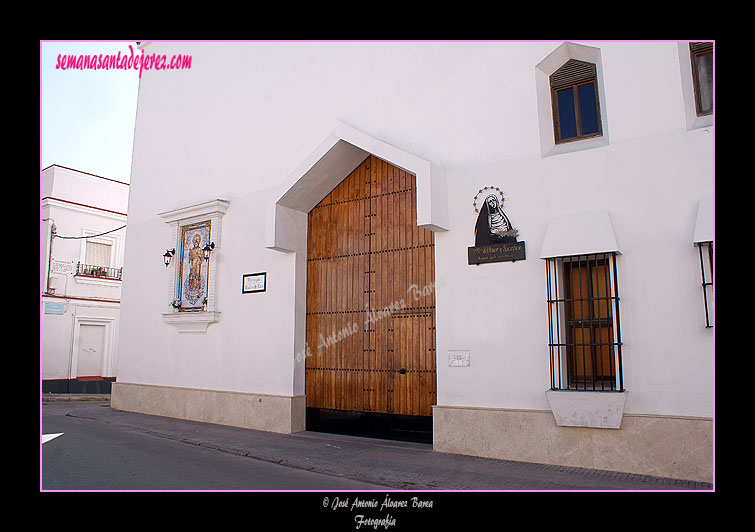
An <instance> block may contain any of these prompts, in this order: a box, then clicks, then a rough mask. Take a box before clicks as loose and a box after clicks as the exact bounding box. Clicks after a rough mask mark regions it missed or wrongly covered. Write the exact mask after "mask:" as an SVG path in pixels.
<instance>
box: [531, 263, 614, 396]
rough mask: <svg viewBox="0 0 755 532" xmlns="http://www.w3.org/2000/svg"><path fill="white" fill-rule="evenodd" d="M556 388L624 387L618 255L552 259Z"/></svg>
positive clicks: (552, 348)
mask: <svg viewBox="0 0 755 532" xmlns="http://www.w3.org/2000/svg"><path fill="white" fill-rule="evenodd" d="M546 275H547V278H548V285H547V286H548V318H549V321H550V338H549V344H548V346H549V351H550V373H551V389H553V390H585V391H623V389H624V386H623V378H622V370H621V334H620V327H619V296H618V285H617V282H616V254H615V253H598V254H591V255H579V256H573V257H561V258H551V259H547V260H546Z"/></svg>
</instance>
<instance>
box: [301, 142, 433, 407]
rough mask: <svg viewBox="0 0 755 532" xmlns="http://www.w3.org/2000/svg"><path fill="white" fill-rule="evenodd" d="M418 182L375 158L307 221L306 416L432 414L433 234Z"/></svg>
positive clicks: (369, 158)
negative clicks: (422, 215)
mask: <svg viewBox="0 0 755 532" xmlns="http://www.w3.org/2000/svg"><path fill="white" fill-rule="evenodd" d="M416 202H417V199H416V180H415V176H414V175H413V174H411V173H409V172H405V171H404V170H401V169H399V168H397V167H395V166H393V165H391V164H390V163H387V162H386V161H383V160H381V159H379V158H377V157H374V156H369V157H367V158H366V159H365V160H364V162H363V163H362V164H361V165H360V166H359V167H357V168H356V169H355V170H354V171H353V172H352V173H351V174H349V175H348V176H347V177H346V178H345V179H344V180H343V181H342V182H341V183H340V184H339V185H338V186H337V187H336V188H335V189H333V191H332V192H331V193H330V194H328V195H327V196H326V197H325V198H323V200H322V201H321V202H320V203H319V204H318V205H317V206H316V207H315V208H314V209H312V211H311V212H310V213H309V220H308V234H307V345H308V347H309V350H310V352H311V356H309V357H307V362H306V373H305V386H306V395H307V407H310V408H322V409H333V410H348V411H356V412H377V413H385V414H403V415H411V416H430V415H432V409H431V406H432V405H433V404H435V399H436V379H435V290H434V288H435V287H434V276H435V272H434V249H435V248H434V238H433V233H432V232H431V231H428V230H426V229H423V228H420V227H417V204H416Z"/></svg>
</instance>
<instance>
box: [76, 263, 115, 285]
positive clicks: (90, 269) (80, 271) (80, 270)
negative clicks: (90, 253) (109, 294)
mask: <svg viewBox="0 0 755 532" xmlns="http://www.w3.org/2000/svg"><path fill="white" fill-rule="evenodd" d="M76 275H77V276H79V277H92V278H95V279H108V280H111V281H120V280H122V279H121V277H122V275H123V268H108V267H106V266H92V265H91V264H82V263H81V262H78V263H76Z"/></svg>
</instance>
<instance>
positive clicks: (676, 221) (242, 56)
mask: <svg viewBox="0 0 755 532" xmlns="http://www.w3.org/2000/svg"><path fill="white" fill-rule="evenodd" d="M140 46H141V47H142V48H143V49H144V51H145V53H146V54H153V53H154V54H158V55H163V54H164V55H166V57H167V58H170V57H172V56H175V55H178V54H180V55H181V56H182V57H185V56H187V55H188V56H191V67H190V68H188V69H182V70H175V71H171V70H162V71H157V70H149V71H144V72H143V73H142V78H141V81H140V87H139V96H138V107H137V109H138V111H137V117H136V128H135V140H134V150H133V164H132V175H131V183H130V198H129V206H128V215H129V220H128V221H129V230H128V240H127V244H128V245H127V246H126V247H125V250H126V251H125V259H124V269H123V287H122V294H121V324H120V333H119V359H118V375H117V381H116V382H115V383H113V385H112V397H111V406H112V407H113V408H116V409H122V410H128V411H135V412H144V413H149V414H157V415H163V416H171V417H177V418H182V419H191V420H197V421H205V422H211V423H219V424H227V425H233V426H239V427H246V428H251V429H257V430H266V431H275V432H281V433H294V432H300V431H304V430H312V428H313V427H315V426H318V424H319V423H325V420H327V419H334V418H337V419H339V420H340V422H341V423H342V424H345V425H348V424H349V423H352V424H358V423H362V422H363V421H364V419H369V420H370V421H369V422H370V423H373V424H375V425H376V426H377V425H381V426H387V427H389V428H391V427H392V428H393V429H395V430H396V431H397V432H400V431H402V430H404V429H406V428H407V427H412V430H415V429H416V428H417V427H419V429H417V430H420V431H425V432H426V433H427V434H429V437H430V438H431V441H432V444H433V448H434V450H435V451H438V452H451V453H462V454H469V455H476V456H485V457H492V458H501V459H509V460H519V461H527V462H538V463H548V464H561V465H566V466H578V467H588V468H599V469H609V470H616V471H623V472H631V473H641V474H649V475H658V476H666V477H674V478H683V479H689V480H700V481H706V482H711V481H712V480H713V472H714V457H713V442H714V341H713V330H714V298H713V282H712V279H713V246H714V242H713V241H714V227H713V206H714V205H713V194H714V183H715V173H714V155H715V154H714V145H715V144H714V136H715V129H714V112H713V95H712V89H713V83H712V67H713V61H712V58H713V50H712V43H689V42H588V43H564V42H249V43H239V42H218V43H210V42H207V43H189V42H166V43H162V42H157V43H142V44H141V45H140ZM339 415H340V417H339Z"/></svg>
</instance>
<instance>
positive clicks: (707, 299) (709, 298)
mask: <svg viewBox="0 0 755 532" xmlns="http://www.w3.org/2000/svg"><path fill="white" fill-rule="evenodd" d="M697 249H698V250H699V251H700V274H701V275H702V278H703V282H702V287H703V304H704V306H705V328H706V329H709V328H711V327H713V313H712V312H711V311H712V307H713V242H700V243H698V244H697ZM706 255H707V257H706ZM706 258H707V261H706V260H705V259H706ZM706 266H707V267H706Z"/></svg>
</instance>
